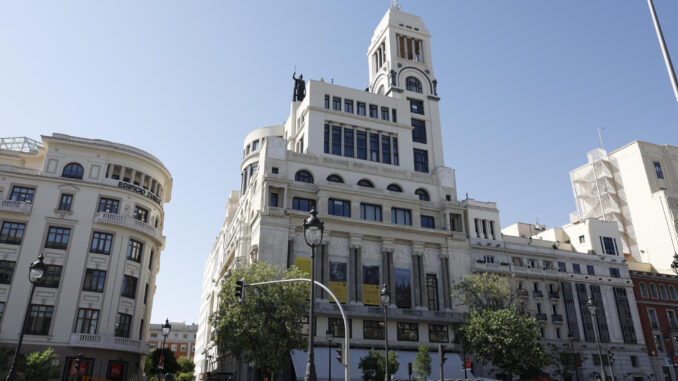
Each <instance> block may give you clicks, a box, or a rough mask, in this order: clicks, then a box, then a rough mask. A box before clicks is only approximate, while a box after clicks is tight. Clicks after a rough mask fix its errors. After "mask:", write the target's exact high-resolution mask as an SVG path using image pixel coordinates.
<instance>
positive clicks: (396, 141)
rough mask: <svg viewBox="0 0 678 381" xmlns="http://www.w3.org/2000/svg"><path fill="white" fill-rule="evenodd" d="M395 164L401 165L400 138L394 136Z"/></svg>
mask: <svg viewBox="0 0 678 381" xmlns="http://www.w3.org/2000/svg"><path fill="white" fill-rule="evenodd" d="M393 165H400V159H399V158H398V138H396V137H393Z"/></svg>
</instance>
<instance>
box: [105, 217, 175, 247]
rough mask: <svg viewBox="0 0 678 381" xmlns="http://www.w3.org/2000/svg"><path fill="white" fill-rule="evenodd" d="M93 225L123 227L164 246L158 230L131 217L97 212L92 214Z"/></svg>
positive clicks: (163, 240) (163, 238) (162, 237)
mask: <svg viewBox="0 0 678 381" xmlns="http://www.w3.org/2000/svg"><path fill="white" fill-rule="evenodd" d="M94 223H104V224H112V225H118V226H123V227H126V228H129V229H133V230H136V231H139V232H141V233H144V234H146V235H148V236H150V237H151V238H153V239H155V240H156V241H158V243H160V244H161V245H164V244H165V237H164V236H163V235H162V233H161V232H160V229H157V228H154V227H153V226H151V225H149V224H148V223H146V222H144V221H140V220H137V219H136V218H134V217H133V216H123V215H120V214H114V213H105V212H99V213H94Z"/></svg>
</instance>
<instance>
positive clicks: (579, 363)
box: [577, 360, 581, 368]
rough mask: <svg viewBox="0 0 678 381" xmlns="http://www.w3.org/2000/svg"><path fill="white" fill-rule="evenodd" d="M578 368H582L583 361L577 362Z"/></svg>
mask: <svg viewBox="0 0 678 381" xmlns="http://www.w3.org/2000/svg"><path fill="white" fill-rule="evenodd" d="M577 368H581V360H577Z"/></svg>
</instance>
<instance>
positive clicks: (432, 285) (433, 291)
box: [426, 274, 438, 311]
mask: <svg viewBox="0 0 678 381" xmlns="http://www.w3.org/2000/svg"><path fill="white" fill-rule="evenodd" d="M426 300H427V301H428V309H429V311H438V278H437V277H436V274H426Z"/></svg>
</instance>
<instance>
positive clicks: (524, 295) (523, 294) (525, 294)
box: [516, 288, 530, 298]
mask: <svg viewBox="0 0 678 381" xmlns="http://www.w3.org/2000/svg"><path fill="white" fill-rule="evenodd" d="M516 295H517V296H518V297H519V298H527V297H528V296H529V295H530V294H529V293H528V292H527V290H525V289H522V288H519V289H517V290H516Z"/></svg>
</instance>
